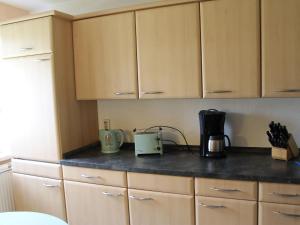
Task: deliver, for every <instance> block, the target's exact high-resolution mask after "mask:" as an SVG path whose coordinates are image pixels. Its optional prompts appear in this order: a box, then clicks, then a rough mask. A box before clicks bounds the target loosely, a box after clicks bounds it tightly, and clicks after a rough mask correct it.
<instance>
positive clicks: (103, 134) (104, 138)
mask: <svg viewBox="0 0 300 225" xmlns="http://www.w3.org/2000/svg"><path fill="white" fill-rule="evenodd" d="M99 138H100V141H101V151H102V153H105V154H109V153H116V152H118V151H120V147H121V146H122V145H123V143H124V132H123V131H122V130H107V129H102V130H99Z"/></svg>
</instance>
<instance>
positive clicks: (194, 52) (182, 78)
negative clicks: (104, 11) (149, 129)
mask: <svg viewBox="0 0 300 225" xmlns="http://www.w3.org/2000/svg"><path fill="white" fill-rule="evenodd" d="M136 34H137V56H138V79H139V97H140V98H142V99H144V98H199V97H201V86H202V85H201V56H200V16H199V3H191V4H183V5H176V6H168V7H161V8H154V9H147V10H140V11H136Z"/></svg>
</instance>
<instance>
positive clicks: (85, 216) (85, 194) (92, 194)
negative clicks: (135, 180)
mask: <svg viewBox="0 0 300 225" xmlns="http://www.w3.org/2000/svg"><path fill="white" fill-rule="evenodd" d="M65 196H66V206H67V215H68V223H69V225H129V213H128V197H127V189H126V188H119V187H110V186H103V185H97V184H87V183H81V182H73V181H65Z"/></svg>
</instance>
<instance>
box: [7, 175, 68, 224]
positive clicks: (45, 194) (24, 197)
mask: <svg viewBox="0 0 300 225" xmlns="http://www.w3.org/2000/svg"><path fill="white" fill-rule="evenodd" d="M13 186H14V189H13V190H14V199H15V207H16V210H17V211H32V212H40V213H46V214H50V215H53V216H56V217H58V218H61V219H63V220H65V221H66V211H65V198H64V187H63V182H62V180H56V179H49V178H43V177H36V176H29V175H24V174H18V173H13Z"/></svg>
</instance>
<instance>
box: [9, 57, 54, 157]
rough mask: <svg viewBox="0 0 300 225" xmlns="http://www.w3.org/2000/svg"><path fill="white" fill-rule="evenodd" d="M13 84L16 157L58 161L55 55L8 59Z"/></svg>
mask: <svg viewBox="0 0 300 225" xmlns="http://www.w3.org/2000/svg"><path fill="white" fill-rule="evenodd" d="M4 65H5V67H6V71H9V74H8V75H7V85H10V87H11V90H9V95H10V99H11V100H10V109H9V111H10V118H11V121H10V122H11V126H10V129H11V137H12V143H11V149H12V154H13V156H15V157H16V158H21V159H31V160H37V161H46V162H47V161H48V162H57V161H59V159H60V153H59V152H60V151H59V145H58V137H57V124H56V122H57V120H56V110H55V96H54V87H53V82H54V81H53V74H52V58H51V55H39V56H33V57H24V58H15V59H8V60H4Z"/></svg>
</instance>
